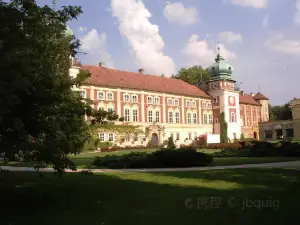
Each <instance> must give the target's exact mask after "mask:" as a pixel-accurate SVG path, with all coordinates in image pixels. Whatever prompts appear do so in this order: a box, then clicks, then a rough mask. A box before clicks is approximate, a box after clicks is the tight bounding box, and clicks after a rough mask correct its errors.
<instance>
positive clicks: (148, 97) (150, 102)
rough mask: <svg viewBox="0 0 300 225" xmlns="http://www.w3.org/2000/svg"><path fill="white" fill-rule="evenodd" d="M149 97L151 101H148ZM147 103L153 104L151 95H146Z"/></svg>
mask: <svg viewBox="0 0 300 225" xmlns="http://www.w3.org/2000/svg"><path fill="white" fill-rule="evenodd" d="M149 99H151V102H150V101H149ZM147 104H153V97H152V96H147Z"/></svg>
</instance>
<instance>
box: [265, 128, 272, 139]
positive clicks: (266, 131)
mask: <svg viewBox="0 0 300 225" xmlns="http://www.w3.org/2000/svg"><path fill="white" fill-rule="evenodd" d="M272 137H273V131H272V130H265V138H272Z"/></svg>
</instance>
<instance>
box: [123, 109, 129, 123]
mask: <svg viewBox="0 0 300 225" xmlns="http://www.w3.org/2000/svg"><path fill="white" fill-rule="evenodd" d="M124 120H125V121H126V122H129V121H130V109H125V110H124Z"/></svg>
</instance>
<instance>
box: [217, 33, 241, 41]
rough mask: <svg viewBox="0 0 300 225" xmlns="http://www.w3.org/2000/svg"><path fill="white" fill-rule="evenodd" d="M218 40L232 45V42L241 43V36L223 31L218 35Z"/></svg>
mask: <svg viewBox="0 0 300 225" xmlns="http://www.w3.org/2000/svg"><path fill="white" fill-rule="evenodd" d="M219 39H220V40H221V41H223V42H227V43H233V42H242V41H243V36H242V35H241V34H239V33H234V32H231V31H224V32H221V33H219Z"/></svg>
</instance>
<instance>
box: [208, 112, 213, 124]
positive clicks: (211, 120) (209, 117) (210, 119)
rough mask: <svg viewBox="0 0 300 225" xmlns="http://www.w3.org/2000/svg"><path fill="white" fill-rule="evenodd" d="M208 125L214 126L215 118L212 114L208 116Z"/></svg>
mask: <svg viewBox="0 0 300 225" xmlns="http://www.w3.org/2000/svg"><path fill="white" fill-rule="evenodd" d="M208 123H209V124H212V123H213V117H212V114H209V115H208Z"/></svg>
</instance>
